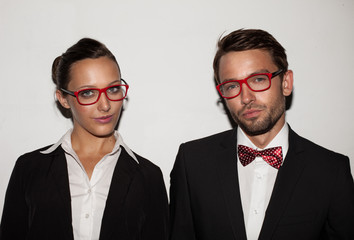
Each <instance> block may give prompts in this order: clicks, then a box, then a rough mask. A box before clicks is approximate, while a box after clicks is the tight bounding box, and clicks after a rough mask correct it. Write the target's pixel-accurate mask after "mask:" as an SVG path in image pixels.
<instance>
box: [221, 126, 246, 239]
mask: <svg viewBox="0 0 354 240" xmlns="http://www.w3.org/2000/svg"><path fill="white" fill-rule="evenodd" d="M236 133H237V131H236V129H234V130H233V131H232V132H230V134H229V135H228V136H227V137H226V138H225V139H224V141H223V142H222V143H221V148H222V149H221V150H220V151H218V152H217V156H216V157H215V159H217V161H216V169H218V170H219V179H220V187H221V188H222V190H223V194H224V198H225V202H226V207H227V209H228V213H229V218H230V221H231V225H232V228H233V232H234V236H235V239H238V240H239V239H245V240H246V238H247V237H246V229H245V224H244V218H243V211H242V203H241V196H240V188H239V181H238V177H237V158H236V142H237V139H236V136H237V134H236Z"/></svg>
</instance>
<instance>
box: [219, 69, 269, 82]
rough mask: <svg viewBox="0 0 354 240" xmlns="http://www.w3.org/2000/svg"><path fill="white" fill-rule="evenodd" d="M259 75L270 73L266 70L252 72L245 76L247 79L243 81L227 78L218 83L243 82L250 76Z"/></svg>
mask: <svg viewBox="0 0 354 240" xmlns="http://www.w3.org/2000/svg"><path fill="white" fill-rule="evenodd" d="M260 73H270V71H269V70H268V69H260V70H257V71H255V72H252V73H250V74H249V75H247V77H245V78H243V79H237V78H227V79H223V80H222V81H220V83H224V82H227V81H235V80H244V79H246V78H248V77H250V76H252V75H255V74H260Z"/></svg>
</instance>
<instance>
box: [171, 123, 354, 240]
mask: <svg viewBox="0 0 354 240" xmlns="http://www.w3.org/2000/svg"><path fill="white" fill-rule="evenodd" d="M236 132H237V131H236V129H235V130H231V131H226V132H223V133H220V134H216V135H213V136H210V137H207V138H203V139H199V140H195V141H192V142H189V143H185V144H182V145H181V146H180V149H179V152H178V155H177V158H176V162H175V165H174V167H173V170H172V172H171V188H170V214H171V238H170V239H172V240H192V239H193V240H196V239H197V240H216V239H217V240H231V239H234V240H245V239H246V231H245V225H244V218H243V212H242V204H241V199H240V190H239V183H238V177H237V160H236V159H237V158H236V146H237V139H236V137H237V134H236ZM259 239H261V240H268V239H279V240H292V239H294V240H306V239H348V240H349V239H350V240H353V239H354V184H353V177H352V175H351V172H350V166H349V159H348V158H347V157H346V156H343V155H340V154H337V153H334V152H332V151H329V150H326V149H324V148H322V147H320V146H318V145H316V144H314V143H312V142H310V141H308V140H306V139H304V138H302V137H300V136H298V135H297V134H296V133H295V132H294V131H292V130H291V129H290V133H289V150H288V153H287V156H286V159H285V161H284V164H283V166H282V167H280V169H279V172H278V175H277V178H276V181H275V185H274V189H273V193H272V196H271V199H270V202H269V205H268V208H267V210H266V215H265V219H264V222H263V226H262V229H261V232H260V236H259Z"/></svg>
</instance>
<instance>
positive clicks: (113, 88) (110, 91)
mask: <svg viewBox="0 0 354 240" xmlns="http://www.w3.org/2000/svg"><path fill="white" fill-rule="evenodd" d="M120 88H121V87H120V86H113V87H110V88H108V89H107V91H108V93H111V94H114V93H119V90H120Z"/></svg>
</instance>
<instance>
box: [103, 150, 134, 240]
mask: <svg viewBox="0 0 354 240" xmlns="http://www.w3.org/2000/svg"><path fill="white" fill-rule="evenodd" d="M121 149H122V152H121V153H120V156H119V159H118V161H117V164H116V167H115V169H114V173H113V177H112V181H111V186H110V189H109V193H108V197H107V201H106V207H105V210H104V214H103V218H102V225H101V233H100V240H104V239H109V237H110V236H111V234H112V233H113V231H125V227H126V226H125V216H124V214H122V210H123V209H124V204H125V198H126V196H127V193H128V191H129V187H130V184H131V182H132V179H133V177H134V175H135V173H136V171H137V169H138V163H137V162H135V160H134V159H133V158H132V157H130V156H129V155H128V153H127V152H126V151H125V149H124V147H121Z"/></svg>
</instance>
